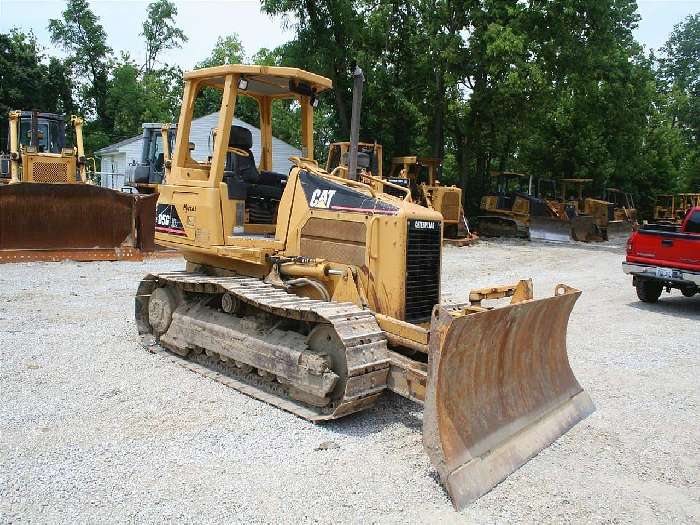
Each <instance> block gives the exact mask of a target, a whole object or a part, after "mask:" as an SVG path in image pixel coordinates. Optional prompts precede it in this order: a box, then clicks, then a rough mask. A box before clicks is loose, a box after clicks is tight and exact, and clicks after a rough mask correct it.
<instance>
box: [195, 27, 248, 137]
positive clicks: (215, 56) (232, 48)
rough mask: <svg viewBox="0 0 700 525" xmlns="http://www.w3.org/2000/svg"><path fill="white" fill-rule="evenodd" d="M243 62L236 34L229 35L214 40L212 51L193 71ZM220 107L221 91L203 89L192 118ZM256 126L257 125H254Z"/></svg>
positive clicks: (237, 110) (243, 55) (237, 111)
mask: <svg viewBox="0 0 700 525" xmlns="http://www.w3.org/2000/svg"><path fill="white" fill-rule="evenodd" d="M244 61H245V51H244V49H243V44H241V41H240V39H239V38H238V35H237V34H235V33H234V34H231V35H228V36H226V37H219V38H217V39H216V44H215V45H214V49H212V51H211V53H210V55H209V56H208V57H207V58H205V59H204V60H202V61H201V62H198V63H197V64H196V65H195V66H194V67H195V69H202V68H205V67H215V66H222V65H225V64H240V63H242V62H244ZM220 107H221V91H220V90H219V89H214V88H204V89H203V90H202V92H201V93H200V94H199V96H198V97H197V101H196V102H195V107H194V116H195V117H201V116H203V115H208V114H209V113H213V112H215V111H219V108H220ZM236 113H237V115H236V116H237V117H239V118H240V115H239V113H241V110H240V109H239V108H236ZM256 124H257V123H256Z"/></svg>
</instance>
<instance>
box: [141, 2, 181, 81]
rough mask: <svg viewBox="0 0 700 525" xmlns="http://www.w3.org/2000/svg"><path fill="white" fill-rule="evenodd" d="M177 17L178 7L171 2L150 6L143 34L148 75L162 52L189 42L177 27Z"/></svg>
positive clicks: (155, 3)
mask: <svg viewBox="0 0 700 525" xmlns="http://www.w3.org/2000/svg"><path fill="white" fill-rule="evenodd" d="M175 16H177V7H175V4H174V3H173V2H170V1H169V0H156V1H155V2H151V3H150V4H149V5H148V18H147V19H146V21H144V23H143V32H142V33H141V35H142V36H143V37H144V38H145V39H146V64H145V65H144V70H145V72H146V73H150V72H151V71H153V69H154V68H155V66H156V63H157V61H158V60H157V59H158V55H159V54H160V53H161V52H162V51H165V50H167V49H177V48H180V47H182V44H183V43H184V42H187V37H186V36H185V33H184V32H183V31H182V29H179V28H178V27H176V26H175Z"/></svg>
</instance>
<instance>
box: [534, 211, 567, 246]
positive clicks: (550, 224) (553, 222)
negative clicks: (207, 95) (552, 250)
mask: <svg viewBox="0 0 700 525" xmlns="http://www.w3.org/2000/svg"><path fill="white" fill-rule="evenodd" d="M529 235H530V240H531V241H549V242H569V241H570V240H571V223H570V222H569V221H566V220H561V219H557V218H554V217H531V218H530V228H529Z"/></svg>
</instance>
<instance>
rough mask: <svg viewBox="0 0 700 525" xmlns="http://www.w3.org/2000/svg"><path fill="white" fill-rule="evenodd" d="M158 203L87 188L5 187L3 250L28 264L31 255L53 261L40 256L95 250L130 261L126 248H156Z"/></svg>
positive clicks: (1, 191)
mask: <svg viewBox="0 0 700 525" xmlns="http://www.w3.org/2000/svg"><path fill="white" fill-rule="evenodd" d="M156 200H157V195H149V196H145V197H143V196H136V195H129V194H126V193H122V192H119V191H115V190H111V189H108V188H101V187H99V186H92V185H88V184H40V183H32V184H30V183H20V184H7V185H3V186H0V210H1V211H2V212H1V213H0V250H3V251H8V253H7V254H6V255H8V256H9V255H12V254H11V253H9V252H12V251H14V255H18V254H19V252H21V255H22V257H23V258H24V260H28V259H27V257H29V256H31V255H32V253H33V251H36V252H34V255H36V258H37V259H38V260H51V258H50V257H49V256H48V255H47V254H46V253H40V252H42V251H51V252H54V254H55V256H58V254H65V255H68V256H70V255H71V254H73V253H74V254H76V255H77V256H78V257H80V258H84V257H86V256H87V254H88V253H89V252H90V251H92V252H93V253H94V254H96V258H98V259H102V258H108V259H115V258H117V259H118V258H126V259H129V258H132V257H131V255H130V250H128V249H127V248H131V249H132V250H141V251H152V250H153V249H154V233H155V226H154V220H155V203H156ZM105 250H107V251H105ZM110 250H111V255H110ZM119 250H123V251H124V256H123V257H120V253H121V252H120V251H119ZM47 257H48V258H47ZM83 260H84V259H83Z"/></svg>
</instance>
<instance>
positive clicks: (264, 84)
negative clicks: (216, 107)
mask: <svg viewBox="0 0 700 525" xmlns="http://www.w3.org/2000/svg"><path fill="white" fill-rule="evenodd" d="M227 75H241V76H242V77H243V78H244V79H245V80H247V81H248V85H247V86H246V89H245V90H241V91H244V93H245V94H247V95H252V96H267V97H273V98H293V97H295V96H297V95H298V94H304V95H307V96H311V95H312V94H313V93H320V92H322V91H325V90H326V89H331V88H332V87H333V82H332V81H331V80H330V79H328V78H326V77H322V76H321V75H316V74H315V73H309V72H308V71H304V70H303V69H298V68H295V67H276V66H254V65H253V66H251V65H243V64H230V65H225V66H216V67H207V68H203V69H196V70H194V71H188V72H187V73H185V80H203V81H204V83H205V84H207V85H209V86H212V87H217V88H219V89H223V87H224V80H225V78H226V76H227ZM305 91H307V92H305ZM241 94H243V93H241Z"/></svg>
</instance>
